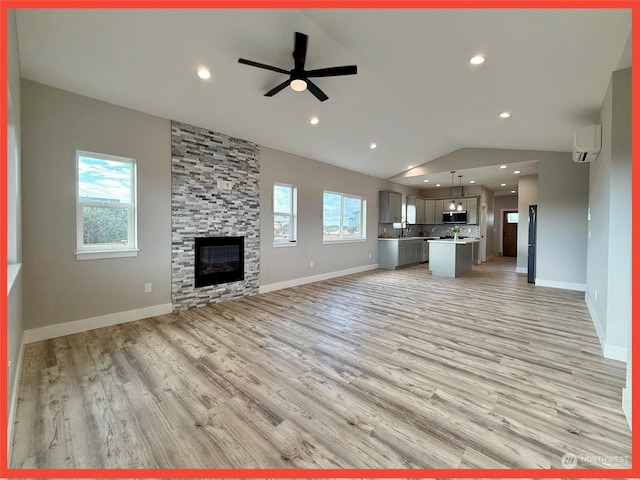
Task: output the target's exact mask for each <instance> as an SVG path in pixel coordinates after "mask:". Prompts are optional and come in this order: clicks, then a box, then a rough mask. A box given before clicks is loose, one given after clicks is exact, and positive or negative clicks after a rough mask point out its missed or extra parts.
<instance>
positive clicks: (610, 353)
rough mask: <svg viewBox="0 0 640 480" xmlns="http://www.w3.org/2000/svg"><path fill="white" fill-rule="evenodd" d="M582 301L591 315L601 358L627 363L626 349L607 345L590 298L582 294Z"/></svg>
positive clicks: (586, 294)
mask: <svg viewBox="0 0 640 480" xmlns="http://www.w3.org/2000/svg"><path fill="white" fill-rule="evenodd" d="M584 301H585V303H586V304H587V309H588V310H589V315H591V321H592V322H593V326H594V327H595V329H596V334H597V335H598V340H599V341H600V347H601V348H602V356H603V357H604V358H609V359H611V360H618V361H619V362H625V363H627V347H621V346H619V345H613V344H610V343H607V341H606V336H605V334H604V332H603V331H602V324H601V323H600V318H599V317H598V313H597V311H596V308H595V306H594V305H593V302H592V301H591V297H590V296H589V294H588V293H587V292H585V294H584Z"/></svg>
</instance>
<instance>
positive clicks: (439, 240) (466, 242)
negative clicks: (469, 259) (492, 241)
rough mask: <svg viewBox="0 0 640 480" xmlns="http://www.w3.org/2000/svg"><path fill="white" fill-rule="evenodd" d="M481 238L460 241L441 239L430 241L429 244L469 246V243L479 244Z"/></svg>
mask: <svg viewBox="0 0 640 480" xmlns="http://www.w3.org/2000/svg"><path fill="white" fill-rule="evenodd" d="M479 241H480V239H479V238H463V239H460V240H454V239H453V238H440V239H438V240H429V243H436V242H437V243H455V244H458V245H467V244H469V243H477V242H479Z"/></svg>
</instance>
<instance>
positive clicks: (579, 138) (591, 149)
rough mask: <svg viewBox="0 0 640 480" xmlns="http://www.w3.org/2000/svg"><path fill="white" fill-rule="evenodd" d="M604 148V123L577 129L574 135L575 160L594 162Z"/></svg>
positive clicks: (577, 161) (578, 161)
mask: <svg viewBox="0 0 640 480" xmlns="http://www.w3.org/2000/svg"><path fill="white" fill-rule="evenodd" d="M601 149H602V125H590V126H588V127H582V128H579V129H578V130H576V133H575V135H574V136H573V161H574V162H576V163H586V162H593V161H594V160H595V159H596V158H598V154H599V153H600V150H601Z"/></svg>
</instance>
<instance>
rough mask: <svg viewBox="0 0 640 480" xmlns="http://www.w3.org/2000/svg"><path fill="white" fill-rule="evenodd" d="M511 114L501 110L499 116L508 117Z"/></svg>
mask: <svg viewBox="0 0 640 480" xmlns="http://www.w3.org/2000/svg"><path fill="white" fill-rule="evenodd" d="M510 116H511V114H510V113H509V112H502V113H501V114H500V118H509V117H510Z"/></svg>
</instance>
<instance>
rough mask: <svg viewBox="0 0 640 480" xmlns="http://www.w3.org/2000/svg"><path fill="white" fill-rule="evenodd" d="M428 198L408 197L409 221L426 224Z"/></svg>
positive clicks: (410, 222)
mask: <svg viewBox="0 0 640 480" xmlns="http://www.w3.org/2000/svg"><path fill="white" fill-rule="evenodd" d="M426 203H427V200H426V199H424V198H420V197H407V223H409V224H412V225H416V224H417V225H425V224H426V223H428V222H427V217H426Z"/></svg>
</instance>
